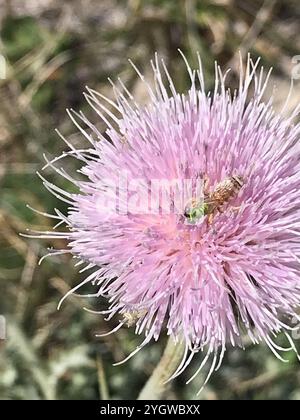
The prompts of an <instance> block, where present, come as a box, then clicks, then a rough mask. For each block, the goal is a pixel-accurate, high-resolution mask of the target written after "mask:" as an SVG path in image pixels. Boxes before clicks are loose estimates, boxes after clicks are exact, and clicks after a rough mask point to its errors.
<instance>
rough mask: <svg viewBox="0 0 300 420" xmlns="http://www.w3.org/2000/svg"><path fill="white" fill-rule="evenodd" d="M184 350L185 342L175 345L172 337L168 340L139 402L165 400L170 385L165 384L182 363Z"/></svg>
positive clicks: (139, 397)
mask: <svg viewBox="0 0 300 420" xmlns="http://www.w3.org/2000/svg"><path fill="white" fill-rule="evenodd" d="M184 348H185V346H184V343H183V342H178V343H177V344H175V343H174V340H173V338H172V337H170V338H169V339H168V342H167V346H166V348H165V350H164V353H163V355H162V358H161V359H160V361H159V363H158V365H157V366H156V368H155V369H154V371H153V373H152V375H151V376H150V378H149V379H148V381H147V382H146V384H145V386H144V388H143V389H142V391H141V393H140V395H139V396H138V400H162V399H164V398H165V395H166V393H167V391H168V389H169V385H170V384H169V383H167V384H166V383H165V382H166V381H167V380H168V379H169V378H170V377H171V375H172V374H173V373H174V372H175V370H176V368H177V367H178V365H179V363H180V362H181V360H182V357H183V353H184Z"/></svg>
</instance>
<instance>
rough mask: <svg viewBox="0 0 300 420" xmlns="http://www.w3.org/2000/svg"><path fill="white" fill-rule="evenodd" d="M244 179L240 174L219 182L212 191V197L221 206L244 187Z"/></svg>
mask: <svg viewBox="0 0 300 420" xmlns="http://www.w3.org/2000/svg"><path fill="white" fill-rule="evenodd" d="M243 184H244V181H243V179H242V177H240V176H232V177H230V178H226V179H224V180H223V181H221V182H219V183H218V184H217V185H216V187H215V189H214V191H213V192H212V199H213V200H214V201H215V202H216V203H218V205H219V206H221V205H222V204H224V203H226V202H227V201H229V200H230V199H231V198H232V197H233V196H235V195H236V194H237V193H238V192H239V190H240V189H241V188H242V186H243Z"/></svg>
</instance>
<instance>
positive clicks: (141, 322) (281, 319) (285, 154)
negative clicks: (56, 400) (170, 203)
mask: <svg viewBox="0 0 300 420" xmlns="http://www.w3.org/2000/svg"><path fill="white" fill-rule="evenodd" d="M152 66H153V70H154V78H155V88H152V87H151V86H150V84H148V83H147V82H146V81H145V80H144V78H143V76H142V75H141V74H140V73H139V71H138V70H137V71H138V74H139V76H140V77H141V78H142V80H143V81H144V83H145V87H146V89H147V90H148V93H149V104H148V105H147V106H145V107H141V106H139V105H137V104H136V102H135V100H134V98H133V97H132V96H131V94H130V93H129V92H128V91H127V90H126V88H125V86H124V85H123V84H122V82H121V84H120V87H117V86H116V85H114V84H113V88H114V91H115V95H116V100H115V102H113V101H111V100H110V99H108V98H106V97H104V96H103V95H101V94H99V93H97V92H95V91H93V90H91V89H88V90H87V93H86V98H87V100H88V102H89V104H90V105H91V106H92V107H93V108H94V109H95V111H96V112H97V114H98V115H99V116H100V118H101V119H102V120H103V121H104V122H105V123H106V124H107V127H108V128H107V131H106V137H104V136H103V134H102V133H101V132H99V130H98V129H97V128H96V127H95V126H94V125H93V124H91V123H90V122H89V121H88V120H87V118H86V117H85V116H84V114H82V113H76V112H74V111H70V112H69V115H70V117H71V118H72V120H73V122H74V123H75V124H76V126H77V127H78V128H79V130H80V131H81V133H82V134H83V135H84V136H85V138H86V139H87V140H88V141H89V143H90V148H89V149H86V150H76V149H75V148H74V147H73V146H72V145H71V144H70V143H69V142H68V141H67V140H66V139H64V138H63V137H62V138H63V139H64V140H65V141H66V143H67V145H68V146H69V148H70V149H71V150H70V151H69V152H67V153H65V154H64V155H63V156H61V157H60V158H64V157H65V156H68V155H72V156H74V157H76V158H78V159H79V160H81V161H82V163H83V166H82V168H81V173H82V174H84V175H85V176H86V181H84V182H83V181H74V180H72V178H70V176H69V175H68V174H66V172H65V171H64V169H63V168H61V169H59V168H57V167H56V166H54V164H56V163H57V161H58V160H59V159H60V158H56V159H54V160H53V161H52V162H49V161H48V162H47V166H51V167H54V168H55V170H56V171H58V172H59V173H60V175H62V176H64V177H65V178H67V179H68V180H72V181H73V182H74V183H75V185H76V186H77V187H78V194H71V193H68V192H64V191H62V190H61V189H59V188H58V187H56V186H54V185H52V184H50V183H49V182H48V181H46V180H45V179H44V178H43V181H44V183H45V185H46V187H47V188H48V189H49V190H50V191H52V192H53V193H54V194H55V195H56V196H58V197H59V198H61V199H63V200H64V201H66V202H67V203H69V204H70V205H71V207H70V208H69V213H68V215H67V216H64V215H62V214H61V213H60V212H59V211H58V210H56V215H55V216H54V217H55V218H58V220H62V221H63V222H64V223H65V224H66V225H67V227H68V228H69V230H68V232H67V233H66V232H63V233H59V232H53V233H49V232H46V233H45V234H41V237H44V236H51V237H57V236H58V237H61V236H62V237H65V238H67V239H68V241H69V247H70V251H71V252H72V254H73V255H74V256H76V257H78V258H79V259H80V261H85V262H87V263H88V267H89V268H91V267H94V269H95V271H94V273H92V274H91V275H90V276H89V277H88V278H87V279H85V280H84V281H83V282H82V284H85V283H88V282H91V283H92V284H94V285H95V287H96V292H95V296H98V297H99V296H105V297H107V298H108V301H109V303H110V305H109V308H108V310H107V311H103V312H104V313H106V314H107V315H108V319H111V318H112V317H113V316H114V315H117V316H118V318H119V322H120V323H121V324H118V325H117V327H116V330H117V329H118V328H120V327H121V325H122V324H124V323H125V322H124V320H123V321H122V314H124V313H126V312H128V311H129V312H130V311H141V313H142V316H141V317H139V318H138V319H137V322H136V333H137V334H144V335H145V340H144V342H143V343H142V345H141V346H140V348H141V347H142V346H143V345H145V344H146V343H148V342H149V341H150V340H151V339H152V338H154V339H155V340H157V339H158V338H159V336H160V334H161V332H162V330H163V329H166V331H167V333H168V334H169V335H171V336H173V337H174V339H175V340H182V339H183V340H185V343H186V352H185V356H184V360H183V361H182V363H181V365H180V366H179V368H178V369H177V371H176V372H175V374H174V375H173V376H177V374H179V373H181V372H182V370H183V369H184V368H185V367H186V365H187V364H188V363H189V362H190V360H191V359H192V357H193V355H194V354H195V353H197V352H198V351H203V350H204V349H206V351H207V356H206V357H205V358H204V362H203V363H205V361H206V360H207V359H208V358H209V357H210V356H212V367H211V370H210V372H209V376H210V374H211V373H212V370H213V369H215V368H218V367H219V365H220V363H221V360H222V358H223V354H224V351H225V347H226V345H227V343H231V344H232V345H233V346H236V345H237V346H242V345H243V344H242V335H243V334H244V333H247V334H248V336H249V337H250V339H251V340H252V341H253V343H257V342H259V341H262V340H264V341H265V342H266V344H267V345H268V346H269V347H270V348H271V350H272V351H273V352H274V353H275V354H276V355H277V356H278V357H281V356H280V355H279V354H278V351H277V350H282V349H280V348H279V347H278V346H277V345H276V343H274V342H273V340H272V339H271V337H272V336H273V335H277V334H278V333H279V332H280V331H282V330H283V331H285V332H286V331H287V330H289V329H291V327H289V322H290V320H291V318H292V317H294V319H298V317H297V314H296V309H297V307H299V302H300V281H299V280H300V277H299V273H300V272H299V268H300V257H299V251H300V245H299V235H300V205H299V201H298V197H299V195H298V194H299V193H298V191H299V188H300V177H299V170H300V159H299V158H300V148H299V145H298V140H299V134H300V125H299V124H296V123H294V122H293V121H294V119H295V117H296V115H297V114H298V112H299V109H300V107H297V108H296V109H295V111H294V112H293V114H292V115H290V116H289V117H285V116H284V115H283V113H278V114H276V113H275V112H274V110H273V108H272V98H271V99H270V100H269V101H268V102H263V101H262V96H263V94H264V90H265V87H266V84H267V81H268V78H269V74H268V75H267V76H266V77H265V76H264V74H263V72H262V71H260V72H258V70H257V68H258V61H257V62H256V63H252V61H251V60H250V58H249V59H248V62H247V67H246V71H245V74H243V72H242V70H241V75H240V83H239V88H238V90H237V91H236V92H234V93H232V92H231V91H230V90H226V88H225V76H224V75H223V74H222V73H221V71H220V69H219V68H218V67H216V83H215V90H214V92H213V93H212V94H206V92H205V88H204V81H203V75H202V70H201V62H200V60H199V70H198V71H197V72H195V71H192V70H191V69H190V68H189V66H188V65H187V68H188V72H189V75H190V78H191V87H190V89H189V91H188V93H187V95H182V94H179V93H177V91H176V89H175V87H174V85H173V82H172V80H171V77H170V75H169V73H168V71H167V69H166V67H165V65H164V63H163V61H162V63H161V64H159V62H158V59H157V57H156V61H155V63H152ZM241 69H242V64H241ZM163 77H164V78H166V79H167V82H168V84H169V90H167V89H166V88H165V84H164V81H163ZM197 85H199V87H197ZM251 89H252V93H251V94H250V93H249V92H250V90H251ZM108 108H110V109H112V110H113V112H112V111H111V110H110V109H108ZM80 122H81V123H83V124H85V125H87V126H88V128H89V132H90V131H91V132H92V134H89V133H88V131H87V130H84V129H83V128H82V127H81V126H80ZM107 137H108V138H109V139H110V141H108V140H107ZM95 138H97V140H95ZM124 173H126V176H127V177H128V179H129V181H131V180H136V179H139V180H140V179H142V180H143V181H145V185H148V184H149V182H150V181H151V180H153V179H164V180H169V181H172V180H174V179H179V180H181V179H197V178H198V177H199V174H200V175H201V174H202V175H201V176H203V175H205V176H207V178H208V179H209V181H210V184H211V185H216V184H217V183H218V182H220V181H221V180H223V179H225V178H226V177H228V176H232V175H234V174H235V175H240V176H242V177H243V179H244V180H245V183H244V185H243V187H242V188H241V189H240V191H239V192H238V194H237V195H236V196H234V197H233V199H232V202H231V203H230V205H227V206H225V208H224V211H223V212H222V213H221V212H217V214H216V215H215V216H214V218H213V222H212V224H209V223H207V220H206V218H204V220H203V221H202V222H201V223H199V224H197V225H194V226H188V225H186V224H185V223H183V219H182V217H181V216H180V215H178V214H175V213H170V214H145V213H141V214H134V213H132V212H129V213H126V212H125V214H123V213H120V212H117V213H116V212H112V213H109V214H106V210H105V208H106V207H104V209H103V211H102V209H101V206H102V204H101V203H107V202H108V201H109V200H113V199H116V200H117V199H120V193H122V192H124V191H122V189H123V187H122V186H121V187H120V188H119V190H118V191H115V190H114V189H112V188H110V185H109V183H108V180H110V181H111V182H112V183H113V184H117V185H120V178H122V176H123V174H124ZM121 181H122V179H121ZM124 190H125V186H124ZM117 195H118V197H117ZM121 204H122V203H121ZM234 208H237V209H238V210H234ZM37 236H39V235H37ZM80 286H81V285H78V286H77V287H76V288H74V289H73V290H72V291H70V293H72V292H73V291H75V290H77V289H79V287H80ZM286 334H287V332H286ZM287 338H288V340H289V344H290V347H289V348H292V349H294V350H295V346H294V345H293V342H292V340H291V339H290V337H289V335H287ZM137 350H139V348H138V349H137ZM189 351H190V352H191V354H190V356H189ZM218 355H219V360H218ZM201 367H202V365H201V366H200V368H201Z"/></svg>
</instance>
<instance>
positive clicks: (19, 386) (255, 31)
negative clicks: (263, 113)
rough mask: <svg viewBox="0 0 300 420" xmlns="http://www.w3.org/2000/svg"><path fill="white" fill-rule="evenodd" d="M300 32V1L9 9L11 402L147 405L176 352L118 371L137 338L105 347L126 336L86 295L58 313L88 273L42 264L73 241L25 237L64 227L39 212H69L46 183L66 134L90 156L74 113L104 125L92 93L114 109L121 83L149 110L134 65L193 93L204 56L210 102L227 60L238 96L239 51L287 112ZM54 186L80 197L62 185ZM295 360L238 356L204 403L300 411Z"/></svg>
mask: <svg viewBox="0 0 300 420" xmlns="http://www.w3.org/2000/svg"><path fill="white" fill-rule="evenodd" d="M299 19H300V4H299V1H297V0H266V1H260V0H252V1H247V0H179V1H175V0H149V1H146V0H127V1H126V0H123V1H122V0H98V1H97V0H85V1H80V0H74V1H70V0H69V1H64V2H62V1H61V0H41V1H35V0H28V1H23V0H0V54H1V55H2V57H4V58H5V62H6V75H5V78H3V79H1V80H0V96H1V99H0V246H1V251H0V314H2V315H4V316H5V318H6V322H7V339H5V340H0V398H1V399H108V398H109V399H135V398H136V397H137V395H138V393H139V391H140V390H141V387H142V385H143V384H144V382H145V381H146V379H147V377H148V376H149V374H150V373H151V372H152V370H153V368H154V367H155V364H156V363H157V361H158V360H159V357H160V355H161V353H162V351H163V347H164V345H165V340H164V338H162V339H161V340H160V341H159V342H158V343H154V344H150V345H149V346H148V347H146V348H145V349H144V350H143V351H142V352H139V353H138V354H137V355H136V356H135V357H134V358H133V359H131V360H130V361H129V362H128V363H126V364H125V365H122V366H119V367H113V366H112V363H114V362H115V361H118V360H120V359H121V358H123V357H124V356H125V355H127V354H128V353H129V352H130V351H132V350H133V349H134V348H135V347H136V346H137V345H138V344H139V342H140V338H138V337H135V335H134V333H133V331H132V330H131V329H130V328H123V329H121V330H120V331H119V332H118V333H117V334H115V335H111V336H108V337H105V338H102V339H97V338H95V333H97V332H103V331H108V329H110V328H111V327H113V324H111V325H108V324H107V323H106V322H105V321H103V319H102V317H101V316H97V315H94V314H91V313H88V312H86V311H84V310H83V309H82V307H83V306H87V307H89V308H91V309H97V308H98V309H99V307H104V305H103V303H101V302H97V303H95V302H94V301H88V300H83V299H82V298H79V297H74V296H73V297H71V298H69V299H68V300H67V301H66V302H64V304H63V305H62V307H61V309H60V311H57V304H58V302H59V300H60V298H61V297H62V296H63V295H64V294H65V293H66V291H68V290H69V288H70V287H71V286H72V285H75V284H77V283H78V282H79V280H80V278H82V276H83V275H84V274H80V273H78V269H77V268H75V267H74V261H73V260H72V259H71V258H70V256H68V255H66V256H64V255H63V256H59V257H53V258H50V259H46V260H45V261H43V263H42V264H41V265H38V261H39V258H40V257H41V256H42V255H44V254H45V253H47V248H48V247H54V248H64V247H65V244H64V242H63V241H62V240H57V239H56V240H29V239H26V238H23V237H21V236H19V232H24V231H25V229H26V228H28V227H29V228H31V229H37V230H43V229H45V230H47V229H51V227H52V226H53V223H52V222H53V220H50V219H47V218H45V217H43V216H40V215H37V214H35V213H33V212H32V211H30V210H29V209H28V208H27V207H26V204H27V203H29V204H30V205H31V206H32V207H34V208H37V209H39V210H41V211H48V212H51V211H52V209H53V208H54V207H57V208H59V209H60V210H61V211H64V210H66V208H65V206H64V204H63V203H61V202H59V201H58V200H57V199H56V198H55V197H53V196H52V195H51V194H50V193H48V192H47V190H46V189H45V188H44V187H43V186H42V183H41V182H40V180H39V179H38V177H37V176H36V173H35V172H36V171H37V170H40V169H41V167H42V166H43V164H44V160H43V153H46V155H47V156H48V157H53V156H57V155H59V154H60V153H61V152H62V151H63V150H64V149H65V145H64V143H63V142H62V141H61V140H60V139H59V138H58V136H57V135H56V133H55V132H54V129H55V128H59V129H60V131H61V132H62V133H63V134H64V135H67V136H69V138H70V140H71V141H72V142H73V144H75V145H76V146H78V147H81V145H82V146H85V145H84V140H83V139H82V137H81V136H80V135H78V132H77V130H76V128H75V127H74V126H72V123H71V122H70V119H69V118H68V116H67V114H66V112H65V108H67V107H68V108H74V109H76V110H80V109H81V110H83V111H86V112H87V115H89V116H90V118H91V120H92V121H93V122H96V123H97V118H96V116H95V115H94V114H93V113H92V112H91V111H90V110H88V107H87V105H86V103H85V100H84V98H83V95H82V92H83V91H84V89H85V85H89V86H90V87H91V88H94V89H96V90H99V91H101V92H102V93H104V94H106V95H108V96H112V93H111V90H110V85H109V83H108V82H107V77H108V76H110V77H111V78H112V79H116V78H117V77H118V76H120V77H121V78H122V80H123V81H125V82H126V84H127V86H128V87H129V88H130V90H131V91H132V92H133V93H134V94H135V95H137V97H138V98H139V99H141V100H142V99H143V92H142V91H141V85H140V82H139V80H138V78H137V76H136V74H135V73H134V71H133V70H132V68H131V67H130V65H129V64H128V61H127V59H128V58H131V59H132V60H133V61H134V62H135V63H136V64H137V65H138V67H139V68H140V69H141V70H142V72H143V73H144V74H145V75H147V74H149V73H150V65H149V61H150V59H151V58H153V55H154V53H155V51H157V52H159V53H160V54H161V55H162V56H163V57H164V59H165V61H166V62H167V64H168V66H169V69H170V72H171V74H172V76H173V77H174V79H175V81H176V83H177V86H178V89H179V90H184V89H185V88H186V87H187V86H188V78H187V74H186V71H185V66H184V64H183V62H182V59H181V58H180V56H179V54H178V52H177V48H180V49H181V50H182V51H183V52H184V53H185V54H186V56H187V58H188V60H189V61H190V63H191V65H192V66H193V65H196V51H199V52H200V53H201V56H202V60H203V64H204V68H205V74H206V81H207V87H208V89H209V88H210V87H211V86H212V83H213V80H214V73H213V69H214V60H218V62H219V63H220V64H221V65H222V66H223V68H226V67H228V66H231V67H232V68H233V73H232V77H231V78H230V81H232V83H234V82H235V77H236V70H237V63H238V57H237V51H238V50H240V51H241V54H242V55H243V56H246V54H247V52H248V51H251V54H252V55H253V57H254V58H256V57H258V56H261V57H262V63H263V64H264V65H265V66H266V67H267V68H268V67H270V66H273V67H274V71H273V75H272V79H271V80H272V82H274V84H275V85H276V89H275V95H276V106H280V105H282V103H283V102H284V100H285V98H286V96H287V93H288V90H289V85H290V78H291V75H292V71H293V68H295V64H296V63H297V58H296V59H295V58H294V59H293V57H294V56H297V55H298V54H300V37H299V33H300V20H299ZM298 58H299V60H298V62H300V57H298ZM295 60H296V61H295ZM293 66H294V67H293ZM298 73H300V72H298ZM2 76H3V75H2ZM298 77H300V74H298ZM271 88H272V83H271ZM299 89H300V82H299V81H297V80H295V85H294V90H293V94H292V96H291V101H290V104H291V106H292V104H293V103H294V104H295V103H297V102H298V101H299V99H300V92H299ZM97 125H98V126H99V127H100V128H101V129H102V125H101V122H98V123H97ZM103 129H104V127H103ZM65 165H66V166H67V169H68V172H72V171H74V170H75V169H76V167H75V165H76V163H75V162H74V161H72V160H70V161H67V160H65ZM46 174H47V177H48V179H50V180H52V181H55V183H57V184H58V185H59V186H61V187H63V188H67V189H70V185H68V184H67V183H66V182H65V181H64V180H62V179H61V178H59V177H58V176H56V175H55V174H53V172H51V171H46ZM286 356H287V358H288V359H289V360H290V363H287V364H285V363H282V362H280V361H278V360H277V359H276V358H275V357H274V356H273V354H272V353H271V352H270V351H269V350H268V349H267V348H266V346H264V345H260V346H255V347H253V346H251V345H250V344H249V346H247V349H246V351H242V350H237V349H230V350H229V351H228V352H227V355H226V357H225V360H224V362H223V366H222V368H221V369H220V370H219V371H218V372H216V373H215V374H214V375H213V377H212V378H211V380H210V382H209V384H208V385H207V386H206V388H205V389H204V391H203V393H202V394H201V395H200V397H199V398H200V399H300V370H299V364H298V363H297V361H296V357H295V355H294V354H289V353H288V354H287V355H286ZM198 363H199V359H198ZM197 365H198V364H197V363H196V364H195V365H193V366H191V367H190V368H189V369H188V370H187V372H186V373H185V374H184V375H182V376H181V377H180V378H179V379H178V380H176V381H174V383H173V387H172V388H171V389H170V391H169V393H168V395H167V398H169V399H186V400H190V399H195V398H197V397H196V396H195V394H196V391H197V390H198V389H199V388H200V386H201V384H202V381H203V377H204V375H205V371H204V372H203V375H202V376H201V375H199V376H198V377H197V379H196V380H195V381H193V382H192V383H191V384H189V385H188V386H186V385H185V384H184V383H185V380H186V379H187V378H188V377H189V375H191V373H192V372H193V371H194V369H195V368H196V366H197Z"/></svg>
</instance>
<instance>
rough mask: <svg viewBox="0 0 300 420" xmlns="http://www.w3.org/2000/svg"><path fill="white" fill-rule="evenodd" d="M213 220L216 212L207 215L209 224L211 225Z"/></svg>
mask: <svg viewBox="0 0 300 420" xmlns="http://www.w3.org/2000/svg"><path fill="white" fill-rule="evenodd" d="M213 220H214V214H213V213H210V214H209V215H208V217H207V223H208V225H211V224H212V222H213Z"/></svg>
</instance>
